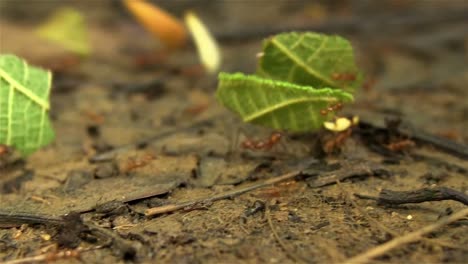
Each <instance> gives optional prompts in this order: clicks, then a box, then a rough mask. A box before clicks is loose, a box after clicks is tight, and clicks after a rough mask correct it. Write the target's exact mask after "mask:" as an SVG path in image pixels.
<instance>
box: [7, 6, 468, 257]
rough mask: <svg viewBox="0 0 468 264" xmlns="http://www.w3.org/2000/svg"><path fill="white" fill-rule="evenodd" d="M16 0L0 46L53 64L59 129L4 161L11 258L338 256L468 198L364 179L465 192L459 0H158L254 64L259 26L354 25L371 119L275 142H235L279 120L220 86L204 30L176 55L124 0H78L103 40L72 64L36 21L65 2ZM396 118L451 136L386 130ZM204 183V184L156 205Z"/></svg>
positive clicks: (359, 110) (438, 249) (465, 93)
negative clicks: (209, 68) (245, 118)
mask: <svg viewBox="0 0 468 264" xmlns="http://www.w3.org/2000/svg"><path fill="white" fill-rule="evenodd" d="M20 2H21V1H16V2H15V1H5V0H4V1H2V2H1V3H0V10H1V11H0V15H1V16H0V52H1V53H14V54H17V55H19V56H22V57H24V58H25V59H27V60H28V61H29V62H31V63H32V64H36V65H42V66H43V67H49V68H54V69H55V74H54V82H53V92H52V95H51V100H52V107H51V109H52V110H51V117H52V120H53V124H54V128H55V132H56V135H57V137H56V140H55V141H54V143H53V144H51V145H50V146H48V147H46V148H43V149H41V150H39V151H37V152H36V153H34V154H33V155H31V156H30V157H28V158H27V159H21V158H19V157H18V156H17V155H16V154H12V155H10V156H8V157H2V160H0V226H3V228H0V261H4V262H6V263H8V261H13V260H18V261H21V259H23V258H27V257H34V256H41V255H44V254H48V255H47V256H48V257H47V258H46V261H48V262H51V261H54V262H58V263H61V262H63V263H79V262H84V263H123V262H136V263H151V262H158V263H296V262H298V263H340V262H343V261H345V260H347V259H349V258H351V257H353V256H356V255H358V254H360V253H363V252H365V251H367V250H369V249H371V248H373V247H376V246H378V245H380V244H383V243H385V242H388V241H390V240H391V239H393V238H397V237H400V236H402V235H404V234H407V233H409V232H412V231H415V230H418V229H420V228H423V227H425V226H428V225H430V224H433V223H435V222H436V221H438V220H439V219H441V218H444V217H446V216H447V215H450V214H451V213H452V212H457V211H460V210H462V209H464V208H466V205H463V204H462V203H459V202H457V201H431V202H424V203H415V204H403V205H393V206H390V205H388V204H381V203H377V202H376V201H375V200H369V199H360V198H358V197H356V196H355V195H354V194H361V195H367V196H374V197H377V196H378V195H379V193H380V191H382V190H383V189H389V190H393V191H410V190H417V189H421V188H425V187H428V188H435V187H448V188H452V189H454V190H457V191H459V192H460V193H461V194H462V195H465V196H466V195H467V194H468V184H467V183H468V181H467V177H468V162H467V160H468V157H467V156H466V153H467V149H466V144H468V132H467V131H468V100H467V98H468V90H467V89H466V83H467V82H468V68H467V65H468V64H467V59H468V39H467V37H466V36H468V34H467V33H468V29H467V27H466V25H467V22H468V16H467V14H468V5H467V4H466V3H463V2H464V1H445V2H443V3H444V4H443V5H442V4H441V3H442V2H438V1H396V0H393V1H378V3H377V1H375V2H374V1H334V2H333V3H329V2H328V1H321V2H316V3H313V2H311V1H275V2H272V1H252V2H250V1H233V0H232V1H228V0H226V1H216V2H215V3H213V2H214V1H213V2H212V1H203V0H200V1H175V2H171V1H166V2H164V1H162V4H161V5H162V6H164V7H165V8H167V9H168V10H171V11H172V12H174V13H175V14H177V15H181V14H182V13H183V11H185V10H188V9H194V10H195V11H197V12H198V14H199V15H200V17H201V18H202V19H203V20H204V21H206V23H207V24H208V26H209V27H210V29H212V31H213V32H214V34H215V35H216V36H217V38H218V39H219V41H220V44H221V45H222V52H223V65H222V70H223V71H229V72H232V71H241V72H245V73H252V72H253V71H254V70H255V65H256V58H255V54H256V53H257V52H259V51H260V49H261V40H262V38H263V37H266V36H268V35H270V34H273V33H277V32H281V31H283V30H294V29H298V30H304V29H310V30H312V31H314V30H317V31H323V32H325V33H330V34H332V33H334V34H340V35H343V36H345V37H347V38H349V39H350V40H351V41H352V43H353V46H354V47H355V49H356V52H357V54H358V63H359V65H360V66H361V67H362V68H363V70H364V71H365V72H366V76H367V79H368V84H369V85H368V86H366V87H364V88H363V89H361V90H360V91H359V92H358V94H357V95H356V99H357V100H356V102H355V103H354V104H350V105H346V107H345V109H344V111H343V112H342V114H343V115H357V116H359V117H360V119H361V121H362V125H359V126H357V127H355V128H353V131H352V135H350V136H349V138H347V139H346V140H345V141H344V142H338V141H336V135H333V134H332V133H329V132H325V131H319V132H316V133H308V134H286V136H285V137H284V138H283V139H282V140H281V142H280V143H279V144H278V145H275V146H274V147H273V148H272V149H271V150H268V151H250V150H246V149H243V148H242V147H240V143H241V142H242V141H244V140H246V139H264V138H267V137H268V136H269V135H270V133H271V131H270V130H268V129H265V128H260V127H256V126H253V125H249V124H244V123H242V121H241V120H240V119H239V118H238V117H236V116H234V114H232V113H230V112H228V111H227V110H225V109H224V108H223V107H221V106H220V105H219V104H218V103H217V102H216V101H215V99H214V91H215V89H216V86H217V80H216V76H213V75H209V74H206V73H204V72H203V69H202V68H201V66H200V65H199V64H198V59H197V55H196V51H195V49H194V47H193V46H192V45H189V47H187V48H186V49H184V50H180V51H174V52H173V53H172V54H168V53H167V52H164V51H161V48H160V47H159V44H158V43H157V41H156V40H154V39H152V38H151V36H149V35H148V34H147V33H146V32H145V31H144V30H143V29H141V28H140V26H139V25H138V24H137V23H136V22H135V21H134V20H133V19H132V18H131V17H130V16H129V15H128V14H127V12H126V10H125V9H123V8H122V6H120V5H119V4H118V1H105V0H99V1H97V0H96V1H71V2H70V5H74V6H76V7H77V8H79V9H80V10H83V11H84V13H85V15H86V16H87V18H88V24H89V25H88V26H89V31H90V34H91V40H92V45H93V53H92V55H91V56H89V57H87V58H85V59H82V60H81V61H80V63H79V64H75V63H67V62H69V61H71V62H73V60H70V58H73V57H70V55H69V54H68V53H66V52H65V51H63V50H61V48H60V47H58V46H55V44H53V43H48V42H46V41H44V40H42V39H40V38H39V37H37V36H36V35H35V34H34V29H35V27H36V26H37V25H38V24H39V23H40V21H43V20H44V19H45V18H46V17H47V16H48V15H50V13H51V12H52V11H53V10H54V9H55V8H56V7H57V6H58V4H57V2H55V3H54V2H53V1H37V2H34V1H33V2H34V4H32V5H24V4H20ZM159 2H161V1H159ZM21 3H22V2H21ZM31 3H32V2H31ZM325 3H328V4H325ZM385 120H387V123H388V120H402V122H403V123H405V124H409V125H411V127H412V128H414V130H411V131H413V132H414V131H417V132H414V135H430V136H431V139H433V138H434V137H436V138H437V139H440V141H442V143H441V144H436V143H434V140H421V137H423V136H421V137H420V138H418V137H417V136H416V137H415V138H414V139H413V134H411V133H410V134H409V135H406V136H404V135H401V134H392V129H391V127H390V128H389V127H385V126H384V123H385ZM367 125H368V126H367ZM379 128H380V130H379ZM405 140H407V142H408V141H411V142H410V143H408V145H405V146H406V147H405V146H402V147H401V146H400V147H395V145H393V148H392V145H391V144H392V143H393V144H394V143H398V142H400V143H401V142H404V141H405ZM449 140H450V141H453V142H455V143H453V144H452V145H450V146H452V148H449V149H448V150H447V148H445V149H444V147H443V146H444V144H445V145H447V144H448V143H447V142H449ZM331 143H336V144H335V145H336V146H335V148H334V149H330V148H331V147H333V146H330V144H331ZM413 143H414V146H413ZM402 144H403V143H402ZM453 149H456V150H457V149H458V152H457V151H455V152H454V151H453ZM460 153H461V154H460ZM463 153H464V154H465V156H463ZM295 171H299V172H300V173H297V174H294V175H293V176H294V177H289V178H288V179H286V180H284V181H281V182H278V183H275V184H264V185H265V186H263V185H262V186H263V187H261V188H256V189H254V188H252V190H248V191H246V192H244V193H241V194H238V195H237V194H235V195H229V193H230V192H235V191H236V190H239V189H241V188H244V187H246V186H252V185H256V184H257V185H258V184H260V183H265V181H266V183H268V181H269V180H271V179H274V178H275V177H282V176H284V175H285V174H288V173H290V172H295ZM225 193H227V194H226V197H225V199H219V200H216V201H215V200H213V199H210V198H213V197H214V196H216V195H222V194H225ZM205 198H206V199H205ZM197 199H205V200H203V201H202V202H198V203H195V204H185V205H182V206H181V208H179V209H177V210H174V211H171V212H163V213H160V214H155V215H152V216H148V215H145V213H147V212H148V211H147V210H148V209H149V208H153V207H162V206H166V205H169V206H170V205H173V204H179V203H182V202H190V201H197ZM164 208H167V207H163V209H164ZM15 215H16V216H17V218H16V221H17V222H16V223H15V221H12V220H11V219H10V218H11V217H12V216H15ZM64 215H66V216H65V217H64ZM9 217H10V218H9ZM8 219H10V220H8ZM27 223H30V224H29V225H28V224H27ZM467 245H468V219H466V218H465V219H462V220H460V221H458V222H456V223H453V224H450V225H445V226H443V227H441V228H439V229H437V230H436V231H434V232H430V234H428V235H426V236H425V237H424V238H421V239H418V241H417V242H415V243H409V244H404V245H401V246H399V247H396V248H395V249H393V250H390V251H388V252H386V253H385V254H383V255H381V256H379V257H377V258H375V259H373V260H371V262H372V263H466V261H467V259H468V247H467ZM67 249H69V250H74V251H68V252H67V251H66V250H67ZM66 253H68V254H70V256H63V254H66ZM60 254H62V255H60ZM10 263H17V262H10ZM18 263H20V262H18Z"/></svg>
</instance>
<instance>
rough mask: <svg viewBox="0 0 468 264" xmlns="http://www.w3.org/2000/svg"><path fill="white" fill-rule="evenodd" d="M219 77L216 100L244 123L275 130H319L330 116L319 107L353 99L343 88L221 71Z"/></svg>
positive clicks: (323, 107) (331, 114) (322, 107)
mask: <svg viewBox="0 0 468 264" xmlns="http://www.w3.org/2000/svg"><path fill="white" fill-rule="evenodd" d="M218 79H219V85H218V89H217V92H216V97H217V99H218V101H219V102H221V103H222V104H223V105H224V106H225V107H227V108H228V109H230V110H232V111H233V112H236V113H238V114H239V115H240V116H241V117H242V119H243V120H244V121H245V122H252V123H255V124H259V125H263V126H267V127H271V128H274V129H285V130H289V131H296V132H301V131H311V130H315V129H318V128H320V127H321V126H322V124H323V122H325V121H327V120H329V119H331V118H332V116H333V113H328V114H327V115H322V114H320V111H321V110H322V109H326V108H327V107H328V106H330V105H332V104H336V103H338V102H349V101H352V100H353V96H352V95H351V94H350V93H347V92H345V91H342V90H337V89H331V88H321V89H314V88H313V87H310V86H301V85H296V84H292V83H288V82H282V81H275V80H269V79H263V78H261V77H257V76H255V75H244V74H242V73H234V74H229V73H220V74H219V76H218Z"/></svg>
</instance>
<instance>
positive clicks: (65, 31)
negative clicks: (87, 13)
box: [37, 7, 91, 55]
mask: <svg viewBox="0 0 468 264" xmlns="http://www.w3.org/2000/svg"><path fill="white" fill-rule="evenodd" d="M37 34H38V35H39V36H41V37H43V38H45V39H48V40H50V41H53V42H55V43H57V44H59V45H61V46H62V47H63V48H65V49H66V50H69V51H71V52H74V53H76V54H80V55H89V53H91V47H90V43H89V37H88V29H87V26H86V21H85V18H84V17H83V16H82V14H81V13H80V12H79V11H77V10H75V9H73V8H69V7H65V8H60V9H58V10H57V11H55V13H54V14H52V16H51V17H50V18H49V19H48V20H47V21H46V22H45V23H44V24H42V25H40V26H39V28H38V29H37Z"/></svg>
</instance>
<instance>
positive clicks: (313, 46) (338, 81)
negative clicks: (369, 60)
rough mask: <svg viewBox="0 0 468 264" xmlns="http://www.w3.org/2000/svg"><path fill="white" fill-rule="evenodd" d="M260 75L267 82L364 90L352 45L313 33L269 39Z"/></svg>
mask: <svg viewBox="0 0 468 264" xmlns="http://www.w3.org/2000/svg"><path fill="white" fill-rule="evenodd" d="M257 74H258V75H259V76H262V77H265V78H268V79H275V80H280V81H285V82H291V83H296V84H299V85H307V86H312V87H316V88H320V87H330V88H337V89H343V90H345V91H348V92H353V91H354V90H355V89H356V88H358V87H359V86H361V84H362V80H363V78H362V74H361V73H360V72H359V70H358V68H357V66H356V64H355V61H354V53H353V47H352V46H351V44H350V43H349V41H347V40H346V39H344V38H342V37H339V36H327V35H323V34H318V33H312V32H306V33H298V32H291V33H283V34H279V35H275V36H273V37H271V38H269V39H266V40H265V41H264V43H263V55H262V56H261V58H260V61H259V65H258V68H257Z"/></svg>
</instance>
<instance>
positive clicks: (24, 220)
mask: <svg viewBox="0 0 468 264" xmlns="http://www.w3.org/2000/svg"><path fill="white" fill-rule="evenodd" d="M22 224H43V225H51V226H61V225H63V224H64V221H63V219H62V218H57V217H52V216H47V215H39V214H30V213H22V212H0V227H10V226H18V225H22Z"/></svg>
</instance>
